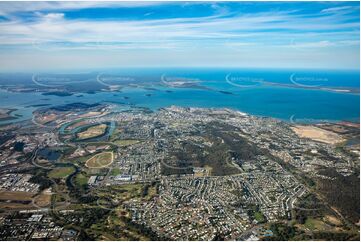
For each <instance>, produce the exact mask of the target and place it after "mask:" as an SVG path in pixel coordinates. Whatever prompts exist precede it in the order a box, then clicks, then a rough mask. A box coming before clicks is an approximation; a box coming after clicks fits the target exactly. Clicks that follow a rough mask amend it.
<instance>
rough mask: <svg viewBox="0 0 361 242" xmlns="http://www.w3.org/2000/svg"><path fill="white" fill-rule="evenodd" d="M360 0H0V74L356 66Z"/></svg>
mask: <svg viewBox="0 0 361 242" xmlns="http://www.w3.org/2000/svg"><path fill="white" fill-rule="evenodd" d="M359 16H360V5H359V3H358V2H97V1H93V2H70V1H67V2H0V71H32V70H63V69H64V70H65V69H101V68H121V67H237V68H238V67H239V68H248V67H250V68H302V69H309V68H320V69H359V66H360V38H359V36H360V17H359Z"/></svg>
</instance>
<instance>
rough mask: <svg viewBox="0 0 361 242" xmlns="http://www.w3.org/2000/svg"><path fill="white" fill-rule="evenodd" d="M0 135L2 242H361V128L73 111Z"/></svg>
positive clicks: (172, 111)
mask: <svg viewBox="0 0 361 242" xmlns="http://www.w3.org/2000/svg"><path fill="white" fill-rule="evenodd" d="M0 129H1V137H0V139H1V150H0V166H1V167H0V172H1V178H0V212H1V213H0V238H1V239H2V240H59V239H60V240H84V239H86V240H274V239H276V240H316V239H321V240H328V239H330V240H358V239H359V233H358V229H359V228H358V225H357V223H358V222H359V155H360V154H359V151H360V146H359V142H357V140H358V139H359V125H358V124H355V123H351V122H338V123H320V124H313V125H310V124H309V125H306V124H298V123H293V122H291V123H287V122H284V121H280V120H277V119H272V118H264V117H256V116H252V115H249V114H246V113H242V112H239V111H234V110H231V109H206V108H181V107H176V106H171V107H168V108H162V109H160V110H159V111H156V112H153V111H151V110H149V109H147V108H140V107H131V108H128V109H124V110H122V111H115V110H114V105H112V104H102V103H99V104H94V105H89V104H85V103H71V104H65V105H60V106H56V107H40V108H39V109H37V110H36V111H35V112H34V113H33V118H32V120H29V121H22V122H17V123H15V122H14V123H11V124H7V125H3V126H1V128H0ZM336 191H337V192H336Z"/></svg>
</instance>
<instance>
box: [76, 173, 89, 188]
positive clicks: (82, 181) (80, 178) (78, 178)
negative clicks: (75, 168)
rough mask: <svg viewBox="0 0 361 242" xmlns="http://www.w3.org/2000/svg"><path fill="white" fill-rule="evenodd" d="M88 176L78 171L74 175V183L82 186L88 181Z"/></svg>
mask: <svg viewBox="0 0 361 242" xmlns="http://www.w3.org/2000/svg"><path fill="white" fill-rule="evenodd" d="M88 179H89V178H88V177H87V176H85V175H84V174H82V173H78V174H77V175H76V177H75V182H76V184H78V185H79V186H84V185H86V184H87V183H88Z"/></svg>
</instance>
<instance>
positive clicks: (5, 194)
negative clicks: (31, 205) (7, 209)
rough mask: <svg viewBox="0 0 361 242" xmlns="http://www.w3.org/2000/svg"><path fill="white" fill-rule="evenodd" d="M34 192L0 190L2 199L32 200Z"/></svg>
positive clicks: (0, 198)
mask: <svg viewBox="0 0 361 242" xmlns="http://www.w3.org/2000/svg"><path fill="white" fill-rule="evenodd" d="M32 196H34V193H30V192H9V191H0V200H13V201H31V200H32Z"/></svg>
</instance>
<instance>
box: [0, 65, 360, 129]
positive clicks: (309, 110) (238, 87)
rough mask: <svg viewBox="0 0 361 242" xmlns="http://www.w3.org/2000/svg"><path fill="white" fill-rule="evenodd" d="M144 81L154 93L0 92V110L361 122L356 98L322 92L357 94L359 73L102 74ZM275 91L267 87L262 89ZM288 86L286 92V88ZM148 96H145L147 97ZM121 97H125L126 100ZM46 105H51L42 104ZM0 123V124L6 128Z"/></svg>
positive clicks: (159, 71) (25, 115) (173, 71)
mask: <svg viewBox="0 0 361 242" xmlns="http://www.w3.org/2000/svg"><path fill="white" fill-rule="evenodd" d="M104 72H106V73H112V74H113V75H114V74H116V75H118V76H122V75H124V76H125V75H126V76H132V77H134V80H135V83H137V79H142V80H143V81H144V77H146V78H145V79H146V80H147V81H149V83H151V86H152V87H153V88H155V89H156V90H149V89H148V90H147V89H144V88H137V87H125V88H123V89H122V90H121V91H120V92H98V93H95V94H86V93H82V97H76V96H66V97H58V96H43V95H41V94H40V93H10V92H5V91H0V100H1V104H0V106H1V108H17V109H18V110H17V111H16V112H15V113H14V114H18V115H22V117H21V118H19V119H18V120H17V121H20V120H26V119H30V118H31V114H32V111H34V110H35V109H37V108H36V107H29V105H36V104H51V105H60V104H66V103H72V102H84V103H95V102H110V103H118V104H119V103H127V104H131V105H135V106H140V107H147V108H150V109H152V110H157V109H159V108H162V107H168V106H171V105H177V106H183V107H207V108H210V107H211V108H231V109H235V110H239V111H242V112H246V113H249V114H253V115H258V116H267V117H273V118H278V119H282V120H285V121H295V122H305V123H306V122H320V121H341V120H348V121H354V122H359V120H360V95H359V91H358V92H356V93H343V92H334V91H328V90H323V89H322V88H337V89H356V90H359V87H360V73H359V72H358V71H327V70H267V69H264V70H256V69H247V70H246V69H181V68H178V69H175V68H173V69H127V70H105V71H103V73H104ZM162 76H163V80H166V81H168V80H174V79H176V78H183V79H184V80H191V81H197V84H198V85H199V87H192V88H175V87H169V86H165V85H163V84H162V82H161V80H162V78H161V77H162ZM266 82H268V83H269V82H271V83H278V84H279V85H265V84H264V83H266ZM285 85H288V86H285ZM146 94H148V95H146ZM124 97H127V99H125V98H124ZM44 99H49V100H44ZM9 122H11V121H3V122H0V124H1V123H9Z"/></svg>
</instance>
